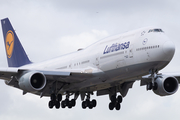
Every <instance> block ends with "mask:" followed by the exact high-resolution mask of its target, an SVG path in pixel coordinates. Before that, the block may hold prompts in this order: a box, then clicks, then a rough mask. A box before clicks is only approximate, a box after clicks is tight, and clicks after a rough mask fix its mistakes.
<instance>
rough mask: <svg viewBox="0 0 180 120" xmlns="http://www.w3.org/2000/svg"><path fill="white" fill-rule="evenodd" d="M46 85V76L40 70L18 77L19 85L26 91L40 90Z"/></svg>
mask: <svg viewBox="0 0 180 120" xmlns="http://www.w3.org/2000/svg"><path fill="white" fill-rule="evenodd" d="M45 85H46V77H45V76H44V74H42V73H41V72H36V71H33V72H28V73H25V74H24V75H22V76H21V77H20V78H19V87H20V88H21V89H22V90H25V91H27V92H35V91H40V90H42V89H43V88H44V87H45Z"/></svg>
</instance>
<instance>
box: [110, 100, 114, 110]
mask: <svg viewBox="0 0 180 120" xmlns="http://www.w3.org/2000/svg"><path fill="white" fill-rule="evenodd" d="M113 109H114V104H113V103H112V102H110V103H109V110H113Z"/></svg>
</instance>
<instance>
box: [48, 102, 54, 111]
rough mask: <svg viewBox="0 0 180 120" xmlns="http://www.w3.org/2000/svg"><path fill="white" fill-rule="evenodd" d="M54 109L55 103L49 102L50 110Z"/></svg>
mask: <svg viewBox="0 0 180 120" xmlns="http://www.w3.org/2000/svg"><path fill="white" fill-rule="evenodd" d="M53 107H54V103H53V101H49V108H50V109H52V108H53Z"/></svg>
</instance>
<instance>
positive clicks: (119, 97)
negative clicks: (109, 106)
mask: <svg viewBox="0 0 180 120" xmlns="http://www.w3.org/2000/svg"><path fill="white" fill-rule="evenodd" d="M122 100H123V99H122V96H120V95H119V96H118V97H117V103H122Z"/></svg>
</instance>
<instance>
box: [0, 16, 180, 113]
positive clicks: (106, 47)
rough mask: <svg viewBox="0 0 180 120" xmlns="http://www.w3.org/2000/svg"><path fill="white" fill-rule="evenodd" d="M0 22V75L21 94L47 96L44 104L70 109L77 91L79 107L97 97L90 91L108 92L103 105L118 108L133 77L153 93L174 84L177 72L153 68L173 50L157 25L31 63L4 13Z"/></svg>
mask: <svg viewBox="0 0 180 120" xmlns="http://www.w3.org/2000/svg"><path fill="white" fill-rule="evenodd" d="M1 25H2V31H3V36H4V43H5V50H6V55H7V61H8V67H7V68H0V79H3V80H5V83H6V84H7V85H9V86H12V87H15V88H18V89H21V90H22V91H23V95H25V94H26V93H32V94H35V95H39V96H40V97H50V101H49V103H48V107H49V108H50V109H52V108H53V107H55V108H56V109H59V108H60V107H61V108H69V109H71V108H72V107H75V105H76V100H77V99H78V97H80V99H81V101H82V104H81V105H82V108H83V109H86V108H89V109H92V108H95V107H96V106H97V101H96V100H95V99H91V96H92V95H93V94H94V93H96V95H97V96H101V95H109V99H110V102H109V105H108V107H109V110H114V109H116V110H120V108H121V103H122V101H123V98H124V97H125V96H126V95H127V93H128V90H129V89H130V88H132V86H133V83H134V82H135V81H137V80H140V85H141V86H144V85H145V86H146V89H147V90H152V91H153V92H154V93H155V94H157V95H159V96H167V95H172V94H174V93H175V92H176V91H177V90H178V85H179V82H180V74H179V73H159V71H160V70H161V69H163V68H164V67H166V66H167V65H168V63H169V62H170V61H171V60H172V58H173V56H174V53H175V45H174V43H173V42H172V41H171V40H170V39H169V38H168V37H167V36H166V35H165V33H164V31H163V30H162V29H161V28H159V27H145V28H140V29H137V30H133V31H129V32H126V33H122V34H118V35H114V36H110V37H107V38H104V39H102V40H99V41H97V42H95V43H94V44H92V45H90V46H88V47H86V48H84V49H78V50H77V51H75V52H73V53H70V54H66V55H63V56H60V57H57V58H54V59H51V60H47V61H44V62H39V63H33V62H31V61H30V59H29V58H28V56H27V54H26V52H25V50H24V48H23V46H22V45H21V43H20V41H19V39H18V36H17V35H16V32H15V30H14V29H13V27H12V25H11V23H10V21H9V19H8V18H5V19H2V20H1ZM62 96H65V99H64V100H63V98H62ZM70 98H71V99H70Z"/></svg>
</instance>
